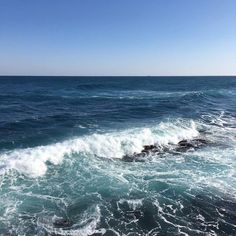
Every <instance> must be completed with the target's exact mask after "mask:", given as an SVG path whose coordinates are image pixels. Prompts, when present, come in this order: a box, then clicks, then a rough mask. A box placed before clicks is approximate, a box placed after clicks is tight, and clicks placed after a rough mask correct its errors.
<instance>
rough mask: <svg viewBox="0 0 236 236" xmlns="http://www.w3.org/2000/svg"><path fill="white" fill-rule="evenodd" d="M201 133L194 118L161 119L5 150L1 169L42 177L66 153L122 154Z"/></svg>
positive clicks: (1, 158) (1, 156)
mask: <svg viewBox="0 0 236 236" xmlns="http://www.w3.org/2000/svg"><path fill="white" fill-rule="evenodd" d="M198 135H199V132H198V130H197V125H196V123H195V122H194V121H192V120H188V121H187V120H176V121H173V122H161V123H159V124H157V125H156V126H153V127H143V128H133V129H128V130H125V131H118V132H110V133H104V134H98V133H96V134H92V135H87V136H83V137H78V138H74V139H71V140H66V141H64V142H60V143H55V144H51V145H47V146H38V147H34V148H26V149H17V150H13V151H10V152H5V153H2V154H1V155H0V160H1V162H2V164H1V166H0V170H1V172H4V173H5V172H6V171H8V170H12V169H14V170H17V171H18V172H20V173H23V174H26V175H29V176H31V177H39V176H43V175H44V174H45V173H46V171H47V162H50V163H52V164H54V165H58V164H60V163H62V161H63V159H64V157H66V156H70V155H72V154H74V153H81V154H86V155H94V156H99V157H104V158H122V157H123V156H124V155H126V154H132V153H134V152H140V151H141V150H142V148H143V146H144V145H151V144H157V145H159V146H166V145H170V144H177V143H178V142H179V141H180V140H182V139H191V138H193V137H196V136H198Z"/></svg>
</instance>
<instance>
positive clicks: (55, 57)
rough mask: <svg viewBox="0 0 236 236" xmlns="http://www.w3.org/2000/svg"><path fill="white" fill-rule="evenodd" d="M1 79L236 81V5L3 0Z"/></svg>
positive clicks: (173, 0) (177, 0)
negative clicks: (199, 78)
mask: <svg viewBox="0 0 236 236" xmlns="http://www.w3.org/2000/svg"><path fill="white" fill-rule="evenodd" d="M0 74H2V75H10V74H19V75H233V74H234V75H236V0H0Z"/></svg>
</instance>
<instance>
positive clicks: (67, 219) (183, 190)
mask: <svg viewBox="0 0 236 236" xmlns="http://www.w3.org/2000/svg"><path fill="white" fill-rule="evenodd" d="M235 131H236V77H14V76H11V77H4V76H2V77H0V235H106V236H107V235H236V132H235ZM193 138H203V139H205V140H207V141H208V142H209V145H206V146H204V147H202V148H199V149H196V150H195V149H194V150H188V151H186V152H182V153H178V154H173V153H166V154H165V155H164V156H161V157H160V156H159V155H157V154H152V155H150V156H148V157H147V158H146V159H145V161H144V162H124V161H123V160H122V157H123V156H125V155H127V154H130V155H131V154H133V153H135V152H141V150H142V148H143V146H144V145H151V144H155V145H156V144H158V145H159V146H161V147H165V148H168V147H170V146H173V145H176V144H177V143H178V142H179V141H181V140H183V139H187V140H191V139H193ZM62 221H64V224H63V223H62Z"/></svg>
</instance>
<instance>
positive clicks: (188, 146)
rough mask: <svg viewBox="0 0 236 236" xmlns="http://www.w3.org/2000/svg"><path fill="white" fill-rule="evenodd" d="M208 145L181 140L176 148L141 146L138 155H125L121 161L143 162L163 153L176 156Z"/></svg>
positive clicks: (200, 141)
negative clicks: (153, 155)
mask: <svg viewBox="0 0 236 236" xmlns="http://www.w3.org/2000/svg"><path fill="white" fill-rule="evenodd" d="M207 143H208V141H207V140H205V139H201V138H196V139H192V140H187V139H183V140H181V141H179V142H178V144H177V145H176V146H173V145H172V146H171V147H169V146H168V147H159V146H156V145H145V146H143V150H142V151H141V152H140V153H134V154H132V155H125V156H124V157H123V159H122V160H123V161H126V162H133V161H136V162H144V160H145V157H147V156H148V155H150V154H158V155H159V156H160V157H161V156H162V154H164V153H170V154H178V153H180V152H186V151H189V150H194V149H197V148H200V147H201V146H204V145H206V144H207Z"/></svg>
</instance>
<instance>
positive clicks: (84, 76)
mask: <svg viewBox="0 0 236 236" xmlns="http://www.w3.org/2000/svg"><path fill="white" fill-rule="evenodd" d="M13 76H15V77H235V76H236V74H235V75H14V74H12V75H0V77H13Z"/></svg>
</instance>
